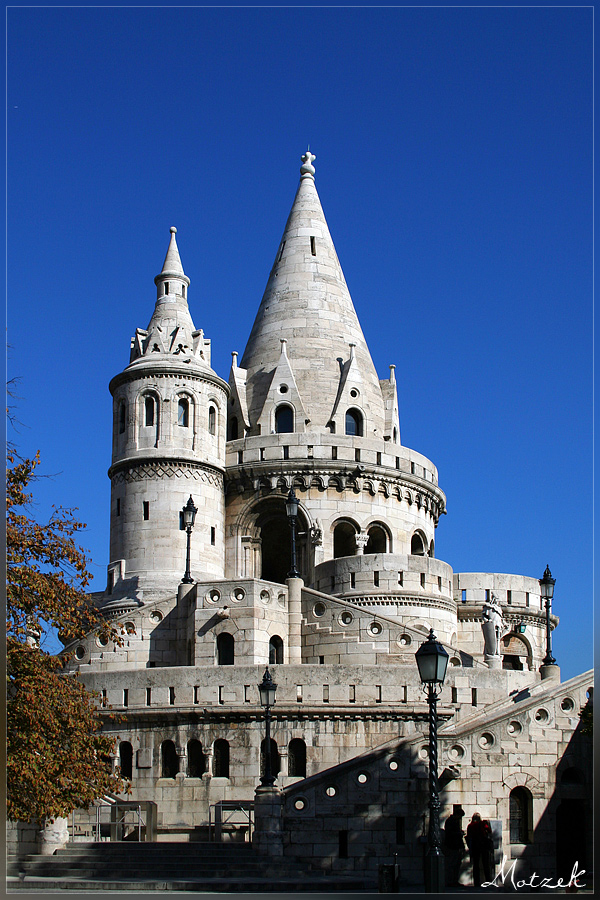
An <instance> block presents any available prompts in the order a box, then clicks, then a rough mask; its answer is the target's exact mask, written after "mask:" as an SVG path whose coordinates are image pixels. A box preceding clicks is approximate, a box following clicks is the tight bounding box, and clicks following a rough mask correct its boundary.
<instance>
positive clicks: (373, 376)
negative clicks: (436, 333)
mask: <svg viewBox="0 0 600 900" xmlns="http://www.w3.org/2000/svg"><path fill="white" fill-rule="evenodd" d="M314 159H315V157H314V155H313V154H311V153H310V152H308V151H307V153H305V154H304V156H303V157H302V161H303V165H302V167H301V169H300V184H299V186H298V191H297V193H296V197H295V199H294V203H293V205H292V209H291V212H290V215H289V218H288V221H287V224H286V226H285V229H284V232H283V236H282V239H281V242H280V245H279V249H278V250H277V254H276V257H275V262H274V264H273V268H272V270H271V273H270V276H269V280H268V282H267V287H266V290H265V293H264V296H263V298H262V302H261V304H260V307H259V310H258V313H257V316H256V319H255V322H254V326H253V328H252V332H251V334H250V338H249V340H248V345H247V347H246V350H245V352H244V354H243V357H242V360H241V364H240V366H238V365H237V354H235V353H234V355H233V364H232V368H231V373H230V378H229V383H230V387H231V400H230V407H229V425H228V438H229V441H228V444H227V491H228V493H227V525H228V528H227V540H228V545H227V564H226V572H227V575H228V577H237V578H239V577H254V578H264V579H267V580H272V581H283V580H284V579H285V574H286V572H287V570H288V569H289V533H288V526H287V521H286V518H285V508H284V503H285V498H286V495H287V492H288V491H289V489H290V488H291V487H294V489H295V491H296V493H297V495H298V499H299V500H300V510H301V512H300V516H301V522H300V529H299V531H300V533H301V536H300V541H299V553H300V570H301V573H302V577H303V579H304V581H305V583H306V584H308V585H310V586H312V587H314V588H317V589H318V590H320V591H323V592H325V593H329V594H334V595H335V596H337V597H343V598H344V599H347V600H351V601H352V602H353V603H361V604H363V605H365V606H369V607H372V608H373V609H377V608H378V607H379V605H380V600H381V595H382V592H383V593H385V594H386V601H385V608H386V612H387V613H388V614H390V611H391V609H392V607H391V606H390V594H391V596H392V597H395V598H396V599H397V613H398V615H402V618H403V619H404V621H406V619H407V617H408V620H409V621H412V620H413V618H414V621H415V622H418V623H421V624H423V625H424V626H428V625H431V624H432V625H433V627H435V628H437V629H438V631H439V634H440V636H441V637H443V638H444V639H446V640H450V639H451V637H452V636H453V635H455V634H456V604H455V602H454V599H453V592H452V570H451V568H450V566H448V565H447V564H445V563H443V562H441V561H438V560H435V559H433V557H434V534H435V528H436V526H437V523H438V519H439V516H440V514H441V513H443V512H444V511H445V496H444V494H443V492H442V491H441V490H440V488H439V487H438V483H437V482H438V478H437V470H436V467H435V466H434V465H433V463H431V462H430V461H429V460H428V459H426V458H425V457H424V456H422V455H421V454H420V453H416V452H415V451H412V450H409V449H407V448H406V447H403V446H402V445H401V444H400V426H399V416H398V399H397V390H396V381H395V367H394V366H390V377H389V379H385V380H380V379H379V378H378V376H377V373H376V371H375V366H374V365H373V361H372V359H371V355H370V353H369V349H368V347H367V344H366V341H365V338H364V336H363V332H362V329H361V327H360V324H359V321H358V317H357V315H356V312H355V310H354V306H353V303H352V299H351V297H350V293H349V291H348V287H347V285H346V281H345V279H344V275H343V272H342V269H341V266H340V263H339V260H338V257H337V254H336V251H335V247H334V245H333V241H332V239H331V235H330V233H329V228H328V227H327V222H326V220H325V216H324V213H323V209H322V207H321V202H320V200H319V196H318V194H317V190H316V187H315V178H314V174H315V169H314V166H313V161H314ZM378 598H379V599H378Z"/></svg>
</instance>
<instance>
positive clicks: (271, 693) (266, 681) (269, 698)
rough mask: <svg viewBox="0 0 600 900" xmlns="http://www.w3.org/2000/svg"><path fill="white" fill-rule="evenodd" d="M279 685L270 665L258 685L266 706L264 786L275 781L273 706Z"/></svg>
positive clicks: (263, 703)
mask: <svg viewBox="0 0 600 900" xmlns="http://www.w3.org/2000/svg"><path fill="white" fill-rule="evenodd" d="M276 691H277V685H276V684H275V682H274V681H273V679H272V678H271V673H270V672H269V667H268V666H267V668H266V669H265V674H264V675H263V680H262V681H261V683H260V684H259V685H258V693H259V695H260V705H261V706H264V708H265V723H266V727H265V731H266V735H265V774H264V775H261V776H260V782H261V784H262V785H264V787H272V786H273V784H274V783H275V775H271V707H272V706H273V705H274V703H275V692H276Z"/></svg>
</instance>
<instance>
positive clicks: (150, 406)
mask: <svg viewBox="0 0 600 900" xmlns="http://www.w3.org/2000/svg"><path fill="white" fill-rule="evenodd" d="M144 414H145V419H144V422H145V424H146V427H149V426H151V425H154V397H146V399H145V400H144Z"/></svg>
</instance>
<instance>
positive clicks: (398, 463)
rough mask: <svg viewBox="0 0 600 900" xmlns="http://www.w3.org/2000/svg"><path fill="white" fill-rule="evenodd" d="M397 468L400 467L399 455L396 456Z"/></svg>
mask: <svg viewBox="0 0 600 900" xmlns="http://www.w3.org/2000/svg"><path fill="white" fill-rule="evenodd" d="M396 468H397V469H399V468H400V457H399V456H397V457H396Z"/></svg>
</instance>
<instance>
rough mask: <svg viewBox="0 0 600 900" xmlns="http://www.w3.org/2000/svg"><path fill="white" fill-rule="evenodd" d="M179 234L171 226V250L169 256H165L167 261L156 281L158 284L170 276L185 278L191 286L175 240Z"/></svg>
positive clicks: (168, 252)
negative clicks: (160, 280) (162, 278)
mask: <svg viewBox="0 0 600 900" xmlns="http://www.w3.org/2000/svg"><path fill="white" fill-rule="evenodd" d="M176 234H177V229H176V228H175V226H174V225H172V226H171V240H170V241H169V249H168V250H167V255H166V256H165V261H164V264H163V267H162V272H161V273H160V275H157V276H156V278H155V279H154V280H155V282H156V283H157V284H158V279H159V278H161V277H164V276H170V277H175V278H183V279H184V280H186V281H187V283H188V284H189V278H187V276H186V274H185V272H184V271H183V266H182V265H181V257H180V256H179V250H178V248H177V241H176V239H175V235H176Z"/></svg>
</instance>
